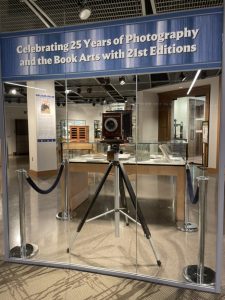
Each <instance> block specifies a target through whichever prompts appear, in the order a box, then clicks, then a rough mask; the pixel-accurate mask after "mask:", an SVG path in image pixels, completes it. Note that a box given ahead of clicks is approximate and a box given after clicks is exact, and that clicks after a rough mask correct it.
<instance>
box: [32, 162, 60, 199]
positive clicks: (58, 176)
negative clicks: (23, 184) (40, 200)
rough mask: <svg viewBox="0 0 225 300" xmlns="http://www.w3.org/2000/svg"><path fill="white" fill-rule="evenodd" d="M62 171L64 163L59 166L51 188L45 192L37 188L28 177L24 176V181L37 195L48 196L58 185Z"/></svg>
mask: <svg viewBox="0 0 225 300" xmlns="http://www.w3.org/2000/svg"><path fill="white" fill-rule="evenodd" d="M63 169H64V162H62V163H61V166H60V168H59V172H58V174H57V177H56V179H55V181H54V183H53V184H52V186H51V187H50V188H48V189H47V190H43V189H41V188H39V187H38V186H37V185H36V183H35V182H34V181H33V180H32V178H31V177H30V176H26V180H27V182H28V183H29V184H30V186H31V187H32V188H33V189H34V190H35V191H36V192H38V193H39V194H48V193H50V192H51V191H53V190H54V188H55V187H56V186H57V184H58V183H59V180H60V178H61V176H62V172H63Z"/></svg>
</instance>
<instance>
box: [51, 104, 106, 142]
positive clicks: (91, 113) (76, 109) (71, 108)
mask: <svg viewBox="0 0 225 300" xmlns="http://www.w3.org/2000/svg"><path fill="white" fill-rule="evenodd" d="M102 112H103V106H102V105H98V104H96V106H92V105H91V104H69V105H68V119H69V120H86V125H87V126H89V142H94V120H100V121H101V120H102ZM65 119H66V107H65V106H64V107H58V106H56V123H57V124H59V122H60V120H65Z"/></svg>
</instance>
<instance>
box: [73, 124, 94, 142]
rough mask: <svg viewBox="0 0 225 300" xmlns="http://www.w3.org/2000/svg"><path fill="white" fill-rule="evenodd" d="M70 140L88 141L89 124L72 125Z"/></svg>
mask: <svg viewBox="0 0 225 300" xmlns="http://www.w3.org/2000/svg"><path fill="white" fill-rule="evenodd" d="M70 141H71V142H77V143H88V142H89V126H70Z"/></svg>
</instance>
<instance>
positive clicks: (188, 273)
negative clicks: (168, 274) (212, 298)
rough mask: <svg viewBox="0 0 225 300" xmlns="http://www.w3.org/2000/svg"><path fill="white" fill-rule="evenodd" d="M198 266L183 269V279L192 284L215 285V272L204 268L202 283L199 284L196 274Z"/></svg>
mask: <svg viewBox="0 0 225 300" xmlns="http://www.w3.org/2000/svg"><path fill="white" fill-rule="evenodd" d="M198 268H199V267H198V265H189V266H187V267H185V268H184V270H183V275H184V278H185V279H186V280H187V281H189V282H192V283H197V284H204V285H214V284H215V271H213V270H212V269H210V268H208V267H204V275H203V282H200V278H199V274H198Z"/></svg>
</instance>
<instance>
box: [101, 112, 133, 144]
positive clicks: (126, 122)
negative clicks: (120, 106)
mask: <svg viewBox="0 0 225 300" xmlns="http://www.w3.org/2000/svg"><path fill="white" fill-rule="evenodd" d="M129 137H132V111H131V110H120V111H110V112H106V113H103V114H102V138H103V141H104V142H106V143H109V144H113V143H119V144H123V143H126V142H128V138H129Z"/></svg>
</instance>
